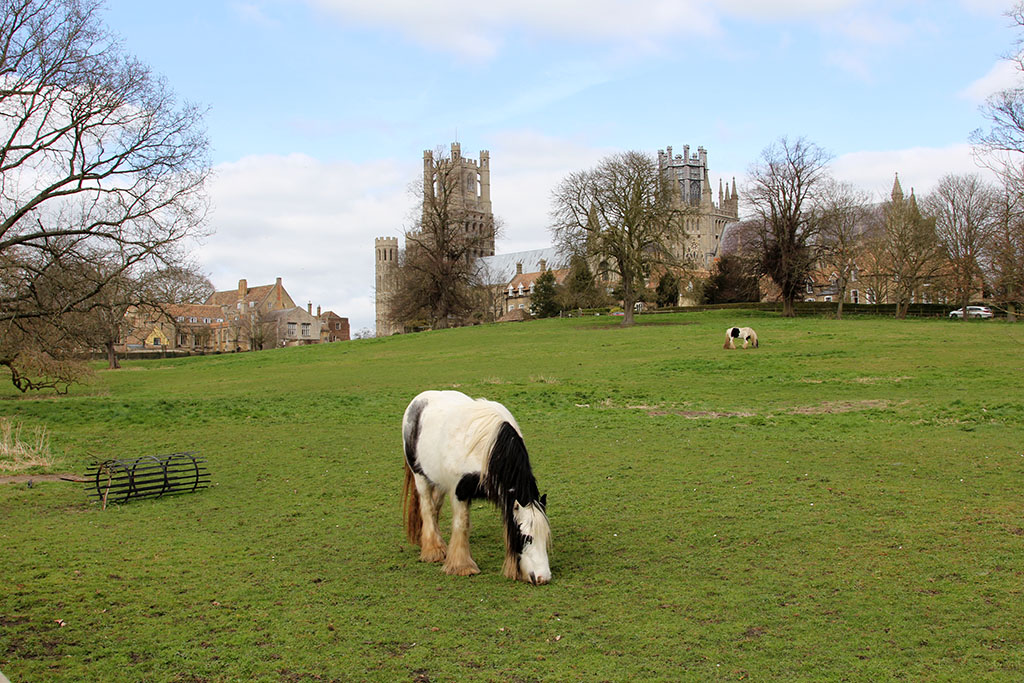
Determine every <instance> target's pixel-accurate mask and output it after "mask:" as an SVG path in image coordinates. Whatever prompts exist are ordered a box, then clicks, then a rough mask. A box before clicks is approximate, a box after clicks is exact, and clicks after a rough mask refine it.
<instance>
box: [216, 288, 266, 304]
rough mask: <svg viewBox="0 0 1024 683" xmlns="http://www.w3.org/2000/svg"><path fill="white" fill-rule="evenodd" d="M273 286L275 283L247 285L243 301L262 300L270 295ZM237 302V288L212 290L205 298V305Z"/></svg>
mask: <svg viewBox="0 0 1024 683" xmlns="http://www.w3.org/2000/svg"><path fill="white" fill-rule="evenodd" d="M274 286H275V285H259V286H257V287H249V288H248V289H247V290H246V292H245V301H256V302H260V301H263V300H264V299H266V298H267V297H268V296H270V293H271V292H272V291H274ZM237 302H238V290H237V289H228V290H225V291H223V292H214V293H213V294H211V295H210V298H209V299H207V300H206V303H207V305H214V306H234V305H235V304H236V303H237Z"/></svg>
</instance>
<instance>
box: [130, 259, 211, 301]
mask: <svg viewBox="0 0 1024 683" xmlns="http://www.w3.org/2000/svg"><path fill="white" fill-rule="evenodd" d="M139 284H140V285H141V287H142V290H143V294H144V295H145V297H146V299H147V300H149V301H151V302H153V303H161V304H201V303H205V302H206V300H207V299H209V298H210V296H211V295H212V294H213V293H214V291H215V289H214V286H213V283H212V282H210V278H209V277H207V276H206V275H204V274H203V273H202V272H201V271H200V270H199V269H198V268H197V267H195V266H192V265H187V264H180V265H172V266H168V267H166V268H160V269H158V270H154V271H152V272H150V273H146V274H145V275H143V276H142V278H141V279H140V282H139Z"/></svg>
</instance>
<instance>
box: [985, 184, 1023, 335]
mask: <svg viewBox="0 0 1024 683" xmlns="http://www.w3.org/2000/svg"><path fill="white" fill-rule="evenodd" d="M985 268H986V271H987V276H988V278H989V281H990V282H991V285H992V295H993V297H994V298H995V300H996V302H997V303H999V304H1000V305H1002V306H1003V307H1005V309H1006V317H1007V320H1009V321H1010V322H1015V321H1016V320H1017V307H1018V306H1020V305H1021V304H1022V303H1024V197H1022V196H1021V194H1020V193H1019V192H1015V191H1012V190H1011V189H1010V188H1009V187H1006V186H1004V187H1003V191H1002V192H1000V193H998V194H997V197H996V208H995V216H994V220H993V224H992V233H991V239H990V240H989V242H988V248H987V250H986V254H985Z"/></svg>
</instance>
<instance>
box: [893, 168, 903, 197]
mask: <svg viewBox="0 0 1024 683" xmlns="http://www.w3.org/2000/svg"><path fill="white" fill-rule="evenodd" d="M892 200H893V201H894V202H902V201H903V188H902V187H900V174H899V173H897V174H896V180H894V181H893V183H892Z"/></svg>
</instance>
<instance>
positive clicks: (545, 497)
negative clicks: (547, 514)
mask: <svg viewBox="0 0 1024 683" xmlns="http://www.w3.org/2000/svg"><path fill="white" fill-rule="evenodd" d="M540 506H541V507H542V508H544V509H545V510H547V509H548V494H546V493H545V494H544V495H543V496H541V497H540Z"/></svg>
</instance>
